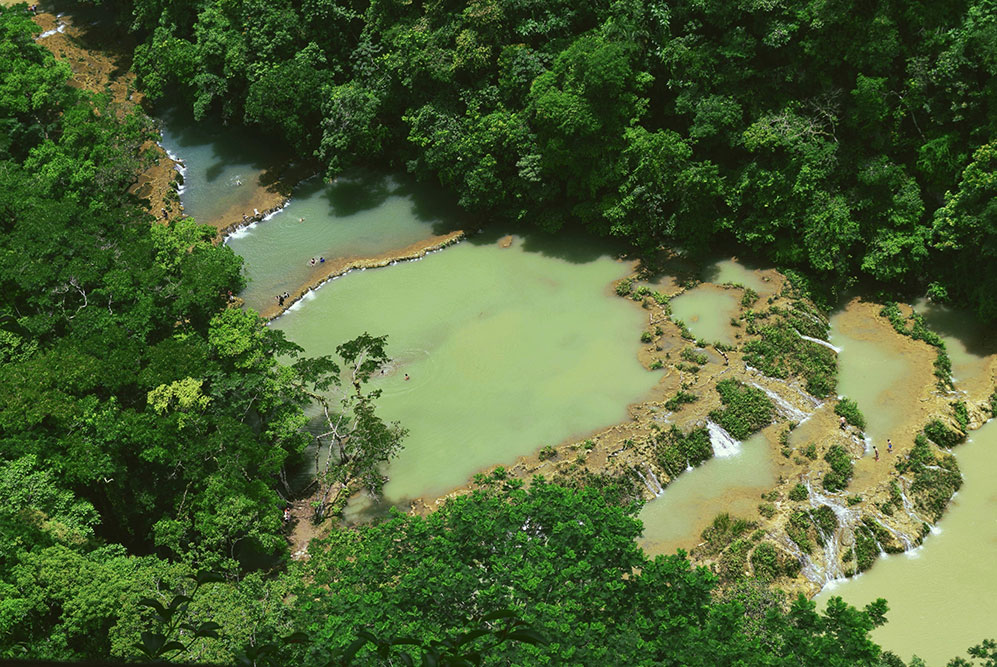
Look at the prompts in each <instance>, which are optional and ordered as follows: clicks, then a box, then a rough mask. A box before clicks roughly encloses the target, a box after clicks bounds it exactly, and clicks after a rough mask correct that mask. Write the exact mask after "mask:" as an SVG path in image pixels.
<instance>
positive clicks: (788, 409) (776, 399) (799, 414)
mask: <svg viewBox="0 0 997 667" xmlns="http://www.w3.org/2000/svg"><path fill="white" fill-rule="evenodd" d="M751 386H752V387H755V388H756V389H761V390H762V391H764V392H765V395H766V396H768V397H769V398H770V399H772V402H773V403H775V405H776V407H777V408H778V409H779V411H780V412H781V413H782V414H783V415H784V416H785V417H787V418H789V419H790V420H791V421H795V422H797V423H800V422H802V421H803V420H805V419H807V418H808V417H809V416H810V415H811V413H809V412H804V411H803V410H800V409H799V408H797V407H796V406H794V405H793V404H792V403H790V402H789V401H787V400H786V399H785V398H783V397H782V396H780V395H779V394H777V393H775V392H774V391H772V390H771V389H767V388H765V387H763V386H762V385H760V384H758V383H757V382H752V383H751Z"/></svg>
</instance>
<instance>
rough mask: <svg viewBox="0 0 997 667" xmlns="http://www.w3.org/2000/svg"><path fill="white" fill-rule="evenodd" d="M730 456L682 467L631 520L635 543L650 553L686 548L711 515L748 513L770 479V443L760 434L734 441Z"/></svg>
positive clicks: (773, 476)
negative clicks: (640, 530) (638, 534)
mask: <svg viewBox="0 0 997 667" xmlns="http://www.w3.org/2000/svg"><path fill="white" fill-rule="evenodd" d="M739 450H740V451H738V453H737V454H736V455H734V456H726V457H714V458H712V459H710V460H709V461H707V462H706V463H703V464H702V465H701V466H699V467H698V468H694V469H692V470H687V471H686V472H684V473H682V474H681V475H680V476H679V477H678V479H676V480H675V481H674V482H672V483H671V484H669V485H668V486H667V487H665V489H664V491H663V492H662V493H661V495H660V496H659V497H657V498H655V499H654V500H651V501H650V502H648V503H647V504H646V505H644V508H643V509H642V510H641V511H640V514H639V515H638V517H637V518H639V519H640V520H641V521H643V522H644V536H643V537H642V538H641V540H640V545H641V546H642V547H643V548H644V550H645V551H647V552H648V553H650V554H667V553H674V552H675V550H676V549H679V548H683V549H686V550H689V549H691V548H692V547H694V546H696V544H697V543H699V542H700V539H699V534H700V532H702V530H703V529H704V528H706V526H707V525H708V524H709V523H710V522H711V521H712V520H713V517H715V516H716V515H717V514H720V513H722V512H729V513H730V514H731V515H732V516H752V515H754V514H755V513H756V511H757V510H756V508H757V507H758V503H759V499H758V498H759V495H760V494H762V493H765V492H767V491H769V490H771V488H772V486H774V485H775V482H776V472H775V469H776V467H775V464H774V463H773V461H772V454H771V446H770V445H769V442H768V440H767V439H766V438H765V436H764V435H763V434H761V433H757V434H755V435H753V436H751V437H750V438H748V439H747V440H745V441H744V442H742V443H741V444H740V447H739Z"/></svg>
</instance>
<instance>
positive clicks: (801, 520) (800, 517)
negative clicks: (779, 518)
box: [786, 512, 814, 553]
mask: <svg viewBox="0 0 997 667" xmlns="http://www.w3.org/2000/svg"><path fill="white" fill-rule="evenodd" d="M809 527H810V519H809V518H808V517H807V514H806V513H805V512H796V513H795V514H793V515H792V516H791V517H789V521H788V522H787V523H786V534H787V535H789V539H791V540H793V541H794V542H796V545H797V546H798V547H800V549H801V550H802V551H803V553H811V552H812V551H813V550H814V545H813V542H811V541H810V537H809V536H808V535H807V528H809Z"/></svg>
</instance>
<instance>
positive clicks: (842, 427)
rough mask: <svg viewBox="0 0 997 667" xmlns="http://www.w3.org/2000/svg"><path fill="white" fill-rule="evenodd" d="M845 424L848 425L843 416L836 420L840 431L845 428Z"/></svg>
mask: <svg viewBox="0 0 997 667" xmlns="http://www.w3.org/2000/svg"><path fill="white" fill-rule="evenodd" d="M847 425H848V422H847V421H845V418H844V417H842V418H841V419H839V420H838V428H840V429H841V430H842V431H844V430H845V426H847Z"/></svg>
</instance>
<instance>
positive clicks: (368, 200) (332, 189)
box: [302, 171, 394, 218]
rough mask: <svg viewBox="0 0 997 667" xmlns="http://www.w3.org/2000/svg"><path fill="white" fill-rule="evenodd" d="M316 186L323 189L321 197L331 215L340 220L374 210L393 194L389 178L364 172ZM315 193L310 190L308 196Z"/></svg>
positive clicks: (340, 177)
mask: <svg viewBox="0 0 997 667" xmlns="http://www.w3.org/2000/svg"><path fill="white" fill-rule="evenodd" d="M316 185H317V187H318V188H322V187H324V188H325V193H324V195H323V196H324V197H325V199H326V201H328V202H329V208H330V210H331V211H332V213H333V215H335V216H336V217H340V218H344V217H347V216H351V215H356V214H357V213H360V212H361V211H370V210H372V209H375V208H377V207H378V206H381V205H382V204H384V202H385V201H387V200H388V197H390V196H391V195H392V194H394V193H393V189H394V188H393V184H392V183H391V179H390V177H388V176H387V175H385V174H378V173H374V172H366V171H359V172H356V173H354V174H353V175H351V176H339V177H337V178H336V179H335V180H333V182H332V183H321V182H319V183H317V184H316ZM316 191H317V189H316V190H312V191H310V193H309V194H314V192H316ZM302 194H305V193H304V192H303V193H302Z"/></svg>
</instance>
